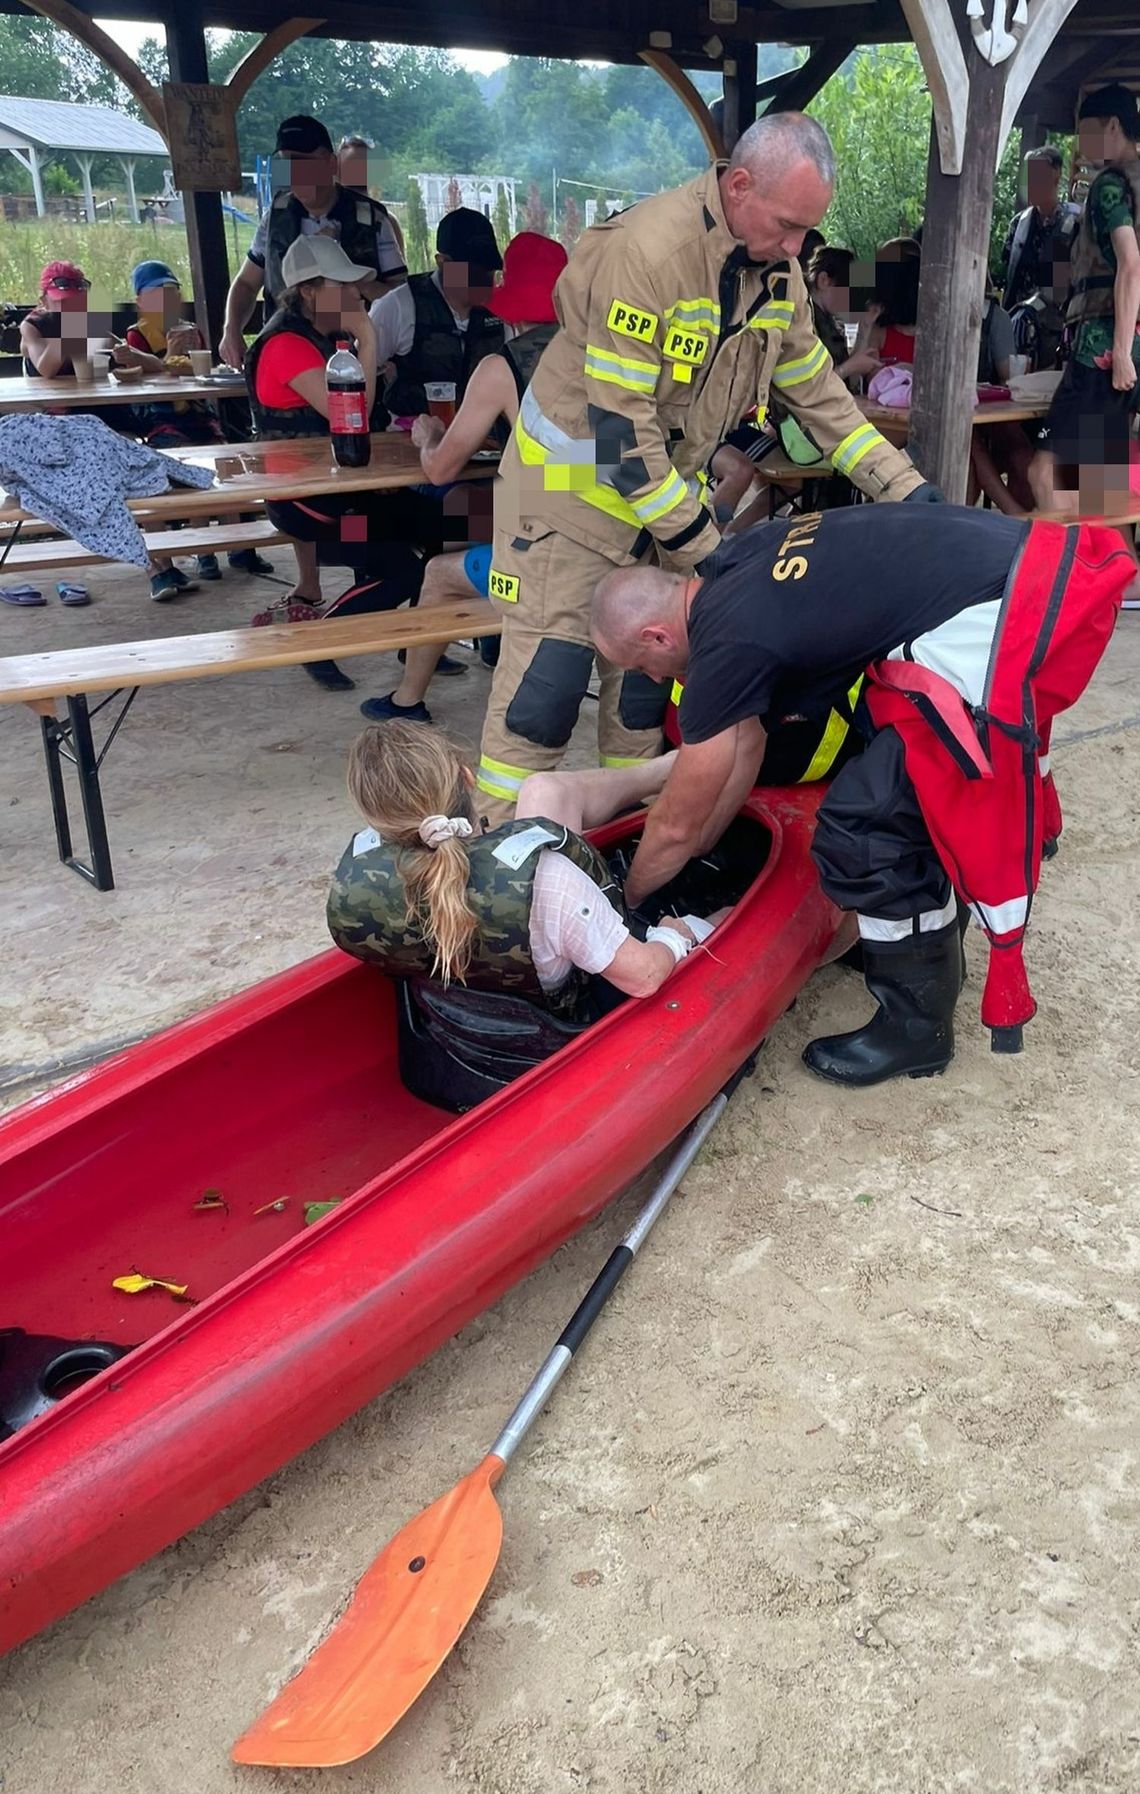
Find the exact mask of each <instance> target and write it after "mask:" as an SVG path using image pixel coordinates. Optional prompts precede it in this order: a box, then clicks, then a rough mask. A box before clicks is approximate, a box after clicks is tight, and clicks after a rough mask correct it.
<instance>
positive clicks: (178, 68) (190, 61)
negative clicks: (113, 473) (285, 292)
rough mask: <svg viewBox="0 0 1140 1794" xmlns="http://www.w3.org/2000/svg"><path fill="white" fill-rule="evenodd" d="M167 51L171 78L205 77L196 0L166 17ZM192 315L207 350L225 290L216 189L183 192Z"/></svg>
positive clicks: (214, 339) (214, 342)
mask: <svg viewBox="0 0 1140 1794" xmlns="http://www.w3.org/2000/svg"><path fill="white" fill-rule="evenodd" d="M166 52H167V58H168V60H169V63H170V79H171V80H172V81H195V82H199V81H208V80H209V79H210V71H209V66H208V64H207V60H206V33H205V30H204V29H203V25H202V10H201V6H200V4H199V0H182V3H181V5H180V6H179V7H178V9H177V11H176V13H175V14H174V15H173V16H172V17H171V18H168V19H167V21H166ZM182 198H183V202H184V204H185V207H186V238H187V243H188V245H189V250H190V277H191V280H192V282H193V286H194V318H195V322H196V323H197V325H198V328H199V330H200V331H201V332H202V335H203V336H204V338H205V339H206V342H207V343H208V344H209V345H210V347H211V348H215V349H216V348H217V346H218V343H219V342H220V341H221V336H222V329H223V325H224V322H225V315H226V294H227V293H228V291H229V284H230V276H229V259H228V257H227V255H226V230H225V219H224V217H223V214H222V196H221V194H220V193H193V192H184V193H183V195H182Z"/></svg>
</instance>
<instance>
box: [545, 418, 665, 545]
mask: <svg viewBox="0 0 1140 1794" xmlns="http://www.w3.org/2000/svg"><path fill="white" fill-rule="evenodd" d="M515 442H516V444H517V445H518V451H519V459H520V460H521V461H522V462H523V464H524V466H526V467H541V468H542V484H543V489H544V490H545V491H547V492H564V493H567V494H569V495H570V496H572V497H574V498H580V499H581V500H582V502H583V504H587V505H593V507H594V509H595V510H597V511H604V512H605V513H606V515H607V516H608V517H616V518H617V519H618V520H619V522H621V523H627V524H629V525H630V526H631V528H633V529H638V528H639V527H640V525H639V523H638V519H637V514H636V512H635V511H634V509H633V507H632V505H628V504H626V502H625V499H624V498H621V497H619V495H618V494H617V493H616V492H615V491H614V490H613V488H612V487H610V486H600V485H599V484H598V470H597V467H596V466H595V465H594V463H593V462H585V461H583V462H578V461H574V462H569V461H555V460H554V459H553V455H552V451H551V450H549V449H546V448H544V447H543V445H542V443H541V442H539V441H538V440H537V439H536V438H535V437H533V436H531V435H530V434H529V433H528V432H527V431H526V430H525V429H524V428H523V421H522V416H521V414H520V415H519V417H518V418H517V420H516V422H515Z"/></svg>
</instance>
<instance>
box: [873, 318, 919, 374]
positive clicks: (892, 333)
mask: <svg viewBox="0 0 1140 1794" xmlns="http://www.w3.org/2000/svg"><path fill="white" fill-rule="evenodd" d="M879 355H880V357H881V359H882V360H883V361H897V362H900V363H901V364H902V366H903V367H908V368H909V367H913V366H914V337H913V336H910V335H908V334H907V332H906V331H905V330H896V329H895V327H894V325H893V324H888V325H887V328H886V330H885V331H884V332H883V343H882V347H881V348H880V350H879Z"/></svg>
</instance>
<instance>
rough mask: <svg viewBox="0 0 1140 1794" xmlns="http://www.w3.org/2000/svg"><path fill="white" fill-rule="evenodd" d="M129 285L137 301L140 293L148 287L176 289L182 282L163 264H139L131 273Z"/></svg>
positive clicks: (171, 269)
mask: <svg viewBox="0 0 1140 1794" xmlns="http://www.w3.org/2000/svg"><path fill="white" fill-rule="evenodd" d="M131 285H132V286H133V287H134V289H135V298H136V299H137V298H138V296H139V294H140V293H145V292H146V291H147V289H148V287H177V286H181V285H182V282H181V281H180V280H179V278H178V276H177V274H176V273H175V272H174V269H173V268H168V267H167V265H166V263H165V262H140V263H139V265H138V267H137V268H135V269H133V270H132V272H131Z"/></svg>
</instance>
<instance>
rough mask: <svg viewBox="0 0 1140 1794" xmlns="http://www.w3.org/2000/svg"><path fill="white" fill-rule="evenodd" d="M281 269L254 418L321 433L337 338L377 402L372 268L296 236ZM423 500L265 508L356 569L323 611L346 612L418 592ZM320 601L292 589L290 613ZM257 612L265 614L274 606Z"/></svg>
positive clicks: (390, 603) (360, 498) (292, 431)
mask: <svg viewBox="0 0 1140 1794" xmlns="http://www.w3.org/2000/svg"><path fill="white" fill-rule="evenodd" d="M282 267H283V269H284V274H285V280H286V282H287V286H286V291H285V293H284V294H283V296H282V300H281V305H280V308H279V309H278V310H277V311H276V312H275V313H274V314H273V316H272V317H271V318H270V320H269V322H268V323H267V324H266V326H265V328H264V330H263V331H262V332H261V335H260V336H259V337H258V338H257V340H256V342H254V343H253V344H252V346H251V348H250V351H249V355H248V357H247V362H246V377H247V384H248V387H249V402H250V408H251V410H252V412H253V419H254V424H255V426H256V429H257V434H258V436H259V437H262V438H274V437H300V436H327V435H328V434H329V397H328V388H327V386H326V384H325V363H326V362H327V361H328V359H329V357H330V356H331V355H332V353H333V351H334V349H335V347H336V338H337V337H338V336H348V337H349V338H351V339H352V340H354V341H355V343H356V353H357V355H358V356H359V358H360V363H361V366H362V367H363V369H364V380H365V403H366V405H367V407H368V410H369V413H370V414H372V413H373V409H374V406H375V404H376V339H375V337H374V336H373V334H372V331H371V330H370V329H369V327H368V313H367V312H366V311H365V309H364V301H363V300H362V298H361V296H360V290H359V287H358V285H357V283H358V281H360V280H363V279H366V278H367V276H368V272H369V271H368V269H367V268H365V267H361V266H358V265H357V264H356V263H354V262H350V261H349V259H348V257H347V256H346V255H345V253H344V250H343V249H342V248H341V247H340V245H339V243H334V242H333V241H332V239H331V238H329V237H299V238H298V240H297V241H296V242H295V243H293V244H292V245H291V246H290V247H289V248H288V249H287V250H286V251H285V257H284V260H283V262H282ZM373 421H374V424H375V421H376V420H375V417H374V418H373ZM419 502H420V501H419V500H418V499H417V497H416V494H414V493H412V492H396V493H393V492H376V491H362V492H354V493H352V494H350V495H349V494H346V495H345V496H344V497H340V496H339V495H336V494H321V495H319V496H314V497H312V498H306V499H280V500H278V501H277V502H276V503H273V504H269V505H267V506H266V511H267V513H268V516H269V518H270V520H271V522H272V523H274V524H275V525H276V527H277V528H278V529H279V530H282V531H283V532H284V533H285V534H286V535H289V536H292V537H293V538H294V540H295V541H296V542H301V543H306V544H309V545H310V546H311V548H312V549H313V550H314V551H315V559H314V566H315V565H316V564H317V563H319V564H321V565H323V566H331V567H351V568H352V571H353V575H354V577H353V580H352V583H351V584H350V585H349V587H348V588H347V590H346V591H344V592H342V593H341V595H340V597H339V598H337V599H336V600H335V601H334V602H333V603H332V604H330V605H329V607H328V609H327V610H326V611H325V613H324V614H325V616H339V617H343V616H349V615H352V614H354V613H356V612H360V611H377V610H394V609H395V608H396V606H397V605H399V604H404V603H406V602H407V601H408V600H409V599H414V598H415V597H416V596H417V594H418V592H419V589H420V578H421V573H422V569H421V565H420V561H419V558H418V556H417V555H416V554H415V552H414V550H413V549H412V547H411V543H412V542H413V541H415V540H418V539H422V538H420V537H419V536H418V535H417V530H418V527H419V515H418V508H417V507H418V505H419ZM300 558H301V557H300V555H299V556H298V559H299V560H300ZM302 565H304V563H303V562H302ZM319 602H320V598H319V588H318V590H317V592H316V593H315V594H314V595H313V596H312V597H311V598H308V597H307V598H305V599H304V600H303V601H302V600H301V599H300V597H299V594H294V598H293V601H292V602H291V603H290V604H289V605H288V608H287V612H286V614H287V615H288V616H289V617H290V619H291V620H295V621H300V620H302V619H308V618H312V617H315V616H316V614H317V612H316V609H315V606H316V604H318V603H319ZM263 616H264V620H265V621H267V622H268V621H270V620H271V614H270V613H263ZM305 671H306V672H307V673H308V674H309V675H310V677H311V678H313V679H315V680H316V682H317V684H318V685H323V686H324V687H325V688H326V690H328V691H351V690H352V687H353V681H352V680H351V679H349V678H347V677H346V675H345V674H344V673H342V672H341V670H340V668H339V667H338V666H337V665H336V662H335V661H331V660H319V661H311V662H309V663H307V664H306V667H305Z"/></svg>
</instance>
